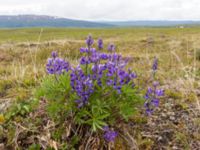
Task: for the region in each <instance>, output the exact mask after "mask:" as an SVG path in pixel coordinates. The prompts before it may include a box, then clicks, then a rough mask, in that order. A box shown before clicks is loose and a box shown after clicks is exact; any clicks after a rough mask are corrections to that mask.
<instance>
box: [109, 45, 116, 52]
mask: <svg viewBox="0 0 200 150" xmlns="http://www.w3.org/2000/svg"><path fill="white" fill-rule="evenodd" d="M108 51H110V52H112V51H115V45H114V44H109V45H108Z"/></svg>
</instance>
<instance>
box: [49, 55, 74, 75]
mask: <svg viewBox="0 0 200 150" xmlns="http://www.w3.org/2000/svg"><path fill="white" fill-rule="evenodd" d="M69 69H70V65H69V63H68V62H66V61H65V60H64V59H62V58H58V57H57V53H56V52H52V58H49V59H48V60H47V64H46V70H47V73H48V74H61V73H63V72H64V71H66V72H67V71H68V70H69Z"/></svg>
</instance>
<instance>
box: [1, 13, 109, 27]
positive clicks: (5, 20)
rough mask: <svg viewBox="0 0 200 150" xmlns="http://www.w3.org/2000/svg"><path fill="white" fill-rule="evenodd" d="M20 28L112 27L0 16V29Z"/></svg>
mask: <svg viewBox="0 0 200 150" xmlns="http://www.w3.org/2000/svg"><path fill="white" fill-rule="evenodd" d="M22 27H80V28H81V27H82V28H85V27H88V28H98V27H113V25H110V24H105V23H97V22H91V21H82V20H73V19H67V18H60V17H52V16H45V15H17V16H5V15H4V16H1V15H0V28H22Z"/></svg>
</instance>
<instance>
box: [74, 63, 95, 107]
mask: <svg viewBox="0 0 200 150" xmlns="http://www.w3.org/2000/svg"><path fill="white" fill-rule="evenodd" d="M70 77H71V78H70V79H71V83H70V85H71V87H72V89H73V91H75V92H76V93H77V95H78V97H79V99H77V100H75V102H76V103H77V105H78V108H81V107H83V106H84V105H86V104H87V103H88V99H89V97H90V95H91V93H93V82H92V80H91V78H90V76H89V75H88V76H87V75H85V74H84V72H83V70H82V69H81V67H80V66H78V67H76V68H75V69H72V72H71V74H70Z"/></svg>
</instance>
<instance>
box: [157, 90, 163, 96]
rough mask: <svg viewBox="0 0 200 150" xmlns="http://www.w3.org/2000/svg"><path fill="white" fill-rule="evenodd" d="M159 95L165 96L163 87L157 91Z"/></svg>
mask: <svg viewBox="0 0 200 150" xmlns="http://www.w3.org/2000/svg"><path fill="white" fill-rule="evenodd" d="M155 93H156V95H157V96H163V95H164V90H163V89H158V90H156V91H155Z"/></svg>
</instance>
